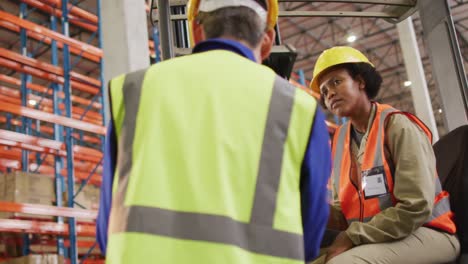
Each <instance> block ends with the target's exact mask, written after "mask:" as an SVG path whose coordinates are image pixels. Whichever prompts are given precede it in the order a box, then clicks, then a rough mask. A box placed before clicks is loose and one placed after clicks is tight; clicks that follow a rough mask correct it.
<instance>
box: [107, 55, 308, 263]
mask: <svg viewBox="0 0 468 264" xmlns="http://www.w3.org/2000/svg"><path fill="white" fill-rule="evenodd" d="M110 94H111V102H112V118H113V121H114V124H115V126H116V135H117V140H118V151H117V152H118V157H117V166H116V175H115V177H114V179H115V181H114V185H113V187H114V191H113V203H112V209H111V216H110V223H109V244H108V250H107V251H108V252H107V262H108V263H204V264H211V263H213V264H215V263H216V264H219V263H233V264H234V263H235V264H237V263H243V264H244V263H247V264H248V263H252V264H253V263H291V264H292V263H304V245H303V230H302V220H301V198H300V189H299V184H300V170H301V164H302V160H303V158H304V155H305V150H306V147H307V144H308V139H309V136H310V131H311V128H312V122H313V120H314V114H315V110H316V101H315V100H314V99H313V98H312V97H310V96H309V95H308V94H306V93H305V92H304V91H302V90H299V89H296V88H294V87H292V86H291V85H290V84H289V83H288V82H287V81H285V80H283V79H281V78H279V77H277V76H276V74H275V73H274V72H273V71H272V70H270V69H269V68H267V67H264V66H262V65H258V64H256V63H254V62H252V61H250V60H247V59H245V58H243V57H241V56H239V55H237V54H234V53H232V52H228V51H222V50H216V51H209V52H203V53H198V54H194V55H189V56H184V57H180V58H175V59H172V60H168V61H166V62H162V63H159V64H156V65H154V66H152V67H150V68H149V69H147V70H141V71H138V72H134V73H130V74H127V75H123V76H120V77H118V78H115V79H114V80H112V81H111V85H110Z"/></svg>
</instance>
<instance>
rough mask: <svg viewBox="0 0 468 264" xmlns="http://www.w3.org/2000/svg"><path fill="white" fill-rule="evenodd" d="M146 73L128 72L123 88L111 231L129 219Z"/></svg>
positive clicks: (122, 228) (123, 225) (117, 229)
mask: <svg viewBox="0 0 468 264" xmlns="http://www.w3.org/2000/svg"><path fill="white" fill-rule="evenodd" d="M145 73H146V69H145V70H140V71H136V72H133V73H129V74H127V75H126V76H125V81H124V84H123V88H122V89H123V94H122V95H123V98H122V99H123V102H124V106H125V116H124V120H123V122H122V128H121V132H120V137H119V138H118V146H119V151H118V152H117V168H116V169H117V171H118V173H119V180H118V185H117V190H116V193H115V195H114V197H113V199H112V210H111V216H110V217H111V219H112V222H111V224H110V225H109V233H113V232H119V231H122V230H124V228H125V225H126V224H127V220H128V217H127V215H128V208H127V207H124V200H125V195H126V193H127V185H128V178H129V176H130V173H131V170H132V158H131V157H132V155H133V138H134V137H135V127H136V119H137V113H138V106H139V102H140V95H141V88H142V86H143V79H144V77H145Z"/></svg>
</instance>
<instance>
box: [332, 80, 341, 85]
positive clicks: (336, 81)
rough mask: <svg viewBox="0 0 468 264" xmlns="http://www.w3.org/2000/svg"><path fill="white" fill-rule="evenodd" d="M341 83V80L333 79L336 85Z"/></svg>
mask: <svg viewBox="0 0 468 264" xmlns="http://www.w3.org/2000/svg"><path fill="white" fill-rule="evenodd" d="M340 83H341V80H334V81H333V84H334V85H335V86H337V85H338V84H340Z"/></svg>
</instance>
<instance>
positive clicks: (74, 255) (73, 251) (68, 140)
mask: <svg viewBox="0 0 468 264" xmlns="http://www.w3.org/2000/svg"><path fill="white" fill-rule="evenodd" d="M62 33H63V35H64V36H66V37H69V36H70V32H69V22H68V0H62ZM70 68H71V65H70V50H69V48H68V45H66V44H64V45H63V78H64V84H63V91H64V93H65V102H64V104H65V113H66V116H67V117H72V102H71V95H72V92H71V85H70ZM72 133H73V129H71V128H70V127H65V145H66V149H67V176H68V177H67V185H68V186H67V187H68V189H67V192H68V207H73V206H74V204H75V203H74V198H73V194H74V191H75V173H74V167H75V166H74V155H73V136H72ZM68 232H69V238H70V252H69V253H70V254H69V257H70V263H71V264H76V263H77V262H78V250H77V244H76V219H75V218H74V217H70V218H69V220H68Z"/></svg>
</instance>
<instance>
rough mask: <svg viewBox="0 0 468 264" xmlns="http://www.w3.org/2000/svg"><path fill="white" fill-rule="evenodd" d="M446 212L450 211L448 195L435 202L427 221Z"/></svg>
mask: <svg viewBox="0 0 468 264" xmlns="http://www.w3.org/2000/svg"><path fill="white" fill-rule="evenodd" d="M448 212H450V200H449V197H444V198H442V200H440V201H439V202H438V203H437V204H435V206H434V209H432V215H431V217H430V218H429V220H428V222H430V221H432V220H434V219H436V218H437V217H439V216H441V215H443V214H445V213H448Z"/></svg>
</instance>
